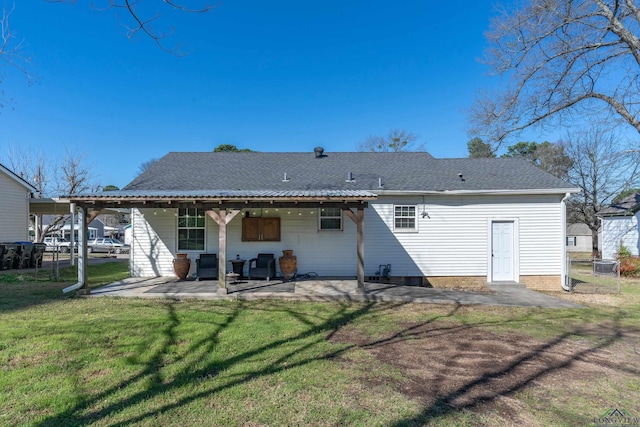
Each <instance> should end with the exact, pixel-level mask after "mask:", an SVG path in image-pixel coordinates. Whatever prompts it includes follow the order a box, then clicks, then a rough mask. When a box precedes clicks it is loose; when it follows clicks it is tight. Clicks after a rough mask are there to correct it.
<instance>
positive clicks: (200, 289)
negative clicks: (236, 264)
mask: <svg viewBox="0 0 640 427" xmlns="http://www.w3.org/2000/svg"><path fill="white" fill-rule="evenodd" d="M489 287H490V288H491V289H492V290H493V291H494V293H489V292H471V291H458V290H450V289H437V288H423V287H417V286H397V285H390V284H383V283H373V282H367V283H365V291H364V292H362V291H359V290H358V289H357V286H356V280H353V279H329V278H315V279H308V280H298V281H289V282H283V281H282V280H271V281H265V280H246V279H245V280H242V281H241V282H239V283H236V284H229V285H227V292H228V293H227V294H226V295H225V294H219V293H218V292H217V290H218V281H217V280H203V281H195V280H183V281H180V280H178V279H176V278H175V277H155V278H127V279H125V280H122V281H120V282H116V283H112V284H110V285H107V286H103V287H100V288H96V289H92V290H91V294H90V295H89V296H90V297H107V296H111V297H136V298H170V299H178V300H180V299H203V300H257V299H285V300H302V301H354V302H366V301H381V302H398V301H401V302H415V303H428V304H458V305H492V306H514V307H541V308H581V306H580V305H577V304H574V303H572V302H569V301H565V300H562V299H559V298H554V297H551V296H548V295H544V294H541V293H539V292H535V291H532V290H529V289H526V288H525V287H524V286H523V285H517V284H514V285H499V286H491V285H490V286H489Z"/></svg>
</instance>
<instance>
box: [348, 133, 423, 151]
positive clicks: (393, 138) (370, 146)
mask: <svg viewBox="0 0 640 427" xmlns="http://www.w3.org/2000/svg"><path fill="white" fill-rule="evenodd" d="M417 140H418V137H417V136H416V135H415V134H413V133H410V132H407V131H405V130H400V129H392V130H390V131H389V133H388V134H387V136H379V135H371V136H369V137H368V138H367V139H365V140H364V142H362V143H360V144H358V147H357V150H358V151H379V152H390V151H391V152H393V151H396V152H397V151H424V144H420V145H418V146H416V141H417Z"/></svg>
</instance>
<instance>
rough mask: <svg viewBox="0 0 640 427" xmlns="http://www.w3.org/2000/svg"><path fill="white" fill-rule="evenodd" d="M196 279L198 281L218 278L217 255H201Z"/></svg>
mask: <svg viewBox="0 0 640 427" xmlns="http://www.w3.org/2000/svg"><path fill="white" fill-rule="evenodd" d="M196 278H197V280H200V279H217V278H218V256H217V255H216V254H200V257H199V258H198V259H197V260H196Z"/></svg>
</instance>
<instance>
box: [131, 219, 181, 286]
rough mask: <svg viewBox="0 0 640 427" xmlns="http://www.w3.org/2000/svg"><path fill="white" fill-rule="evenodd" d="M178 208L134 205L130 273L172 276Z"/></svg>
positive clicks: (135, 274) (135, 275)
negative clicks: (155, 210)
mask: <svg viewBox="0 0 640 427" xmlns="http://www.w3.org/2000/svg"><path fill="white" fill-rule="evenodd" d="M175 211H176V210H175V209H167V211H166V212H162V211H161V210H157V214H156V215H154V214H153V210H152V209H140V210H138V209H131V228H132V241H131V263H130V265H131V276H133V277H156V276H172V275H173V274H174V273H173V253H174V251H175V245H176V243H175V242H176V219H175V218H176V217H175V215H174V212H175Z"/></svg>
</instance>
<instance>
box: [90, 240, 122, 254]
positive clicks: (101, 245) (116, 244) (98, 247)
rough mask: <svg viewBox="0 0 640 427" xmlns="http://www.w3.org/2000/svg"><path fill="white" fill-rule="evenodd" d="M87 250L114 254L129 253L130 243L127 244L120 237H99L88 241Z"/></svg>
mask: <svg viewBox="0 0 640 427" xmlns="http://www.w3.org/2000/svg"><path fill="white" fill-rule="evenodd" d="M87 252H89V253H91V252H107V253H114V254H128V253H129V245H125V244H124V243H122V242H121V241H120V240H118V239H111V238H108V237H99V238H97V239H93V240H89V241H88V242H87Z"/></svg>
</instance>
